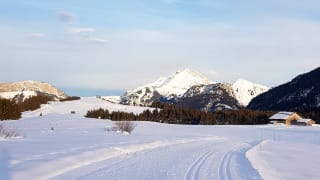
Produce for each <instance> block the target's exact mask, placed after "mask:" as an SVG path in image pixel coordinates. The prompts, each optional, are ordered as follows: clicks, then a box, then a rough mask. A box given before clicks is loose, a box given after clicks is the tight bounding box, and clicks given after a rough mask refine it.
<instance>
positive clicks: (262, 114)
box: [86, 103, 273, 125]
mask: <svg viewBox="0 0 320 180" xmlns="http://www.w3.org/2000/svg"><path fill="white" fill-rule="evenodd" d="M152 107H153V108H154V109H153V110H149V109H148V110H145V111H143V112H142V113H140V114H133V113H126V112H117V111H116V112H109V111H108V110H106V109H102V108H100V109H96V110H90V111H88V112H87V115H86V117H88V118H98V119H111V120H113V121H153V122H160V123H168V124H194V125H215V124H223V125H226V124H238V125H253V124H267V123H269V119H268V118H269V117H270V116H271V115H272V114H273V112H271V111H252V110H248V109H240V110H234V111H217V112H205V111H200V110H196V109H188V108H182V107H178V106H174V105H170V104H164V103H153V105H152Z"/></svg>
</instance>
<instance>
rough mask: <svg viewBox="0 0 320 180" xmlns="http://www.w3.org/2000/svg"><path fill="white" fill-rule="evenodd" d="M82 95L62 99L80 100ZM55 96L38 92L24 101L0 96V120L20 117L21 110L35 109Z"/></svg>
mask: <svg viewBox="0 0 320 180" xmlns="http://www.w3.org/2000/svg"><path fill="white" fill-rule="evenodd" d="M78 99H80V97H77V96H71V97H68V98H66V99H62V100H60V101H72V100H78ZM53 100H54V98H53V97H50V96H46V95H41V94H38V95H37V96H32V97H29V98H27V99H25V100H24V101H23V102H19V103H17V102H16V101H14V100H8V99H1V98H0V120H7V119H13V120H16V119H20V118H21V112H23V111H33V110H36V109H39V108H40V107H41V104H47V103H48V102H49V101H53Z"/></svg>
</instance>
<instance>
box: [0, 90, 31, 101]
mask: <svg viewBox="0 0 320 180" xmlns="http://www.w3.org/2000/svg"><path fill="white" fill-rule="evenodd" d="M20 94H23V95H24V98H23V100H25V99H27V98H29V97H32V96H36V95H37V93H36V92H35V91H12V92H1V93H0V97H1V98H4V99H13V98H14V97H16V96H18V95H20Z"/></svg>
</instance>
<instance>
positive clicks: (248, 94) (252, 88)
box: [232, 79, 269, 106]
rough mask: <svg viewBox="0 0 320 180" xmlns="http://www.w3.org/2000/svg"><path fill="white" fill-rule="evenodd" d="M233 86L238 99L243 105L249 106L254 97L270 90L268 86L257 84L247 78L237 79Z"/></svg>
mask: <svg viewBox="0 0 320 180" xmlns="http://www.w3.org/2000/svg"><path fill="white" fill-rule="evenodd" d="M232 88H233V92H234V94H235V95H236V99H237V100H238V102H239V103H240V104H241V105H243V106H247V105H248V104H249V103H250V101H251V100H252V99H253V98H254V97H256V96H258V95H260V94H262V93H264V92H266V91H268V90H269V88H268V87H266V86H263V85H259V84H255V83H252V82H250V81H248V80H245V79H239V80H237V81H236V82H235V83H234V84H233V85H232Z"/></svg>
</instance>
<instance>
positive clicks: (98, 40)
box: [89, 38, 109, 44]
mask: <svg viewBox="0 0 320 180" xmlns="http://www.w3.org/2000/svg"><path fill="white" fill-rule="evenodd" d="M89 40H90V41H92V42H94V43H97V44H106V43H108V42H109V40H107V39H103V38H90V39H89Z"/></svg>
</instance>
